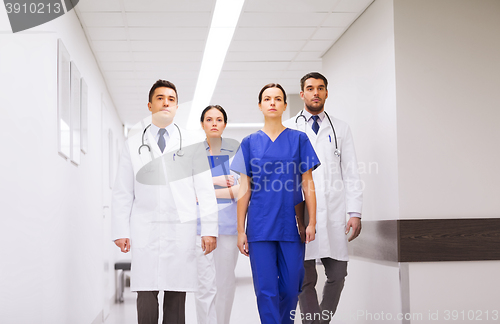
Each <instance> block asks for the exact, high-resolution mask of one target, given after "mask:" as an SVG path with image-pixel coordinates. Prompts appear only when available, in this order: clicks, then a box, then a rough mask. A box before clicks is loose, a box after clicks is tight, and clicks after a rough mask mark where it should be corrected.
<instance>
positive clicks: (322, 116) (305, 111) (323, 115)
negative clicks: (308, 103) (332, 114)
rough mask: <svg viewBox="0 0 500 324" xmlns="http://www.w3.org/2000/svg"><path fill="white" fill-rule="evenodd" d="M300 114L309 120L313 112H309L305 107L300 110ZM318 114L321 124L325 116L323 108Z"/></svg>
mask: <svg viewBox="0 0 500 324" xmlns="http://www.w3.org/2000/svg"><path fill="white" fill-rule="evenodd" d="M302 115H304V117H306V119H307V121H308V122H309V119H311V117H312V116H313V114H311V113H310V112H308V111H307V110H305V109H304V110H303V111H302ZM318 116H319V120H320V121H321V124H323V121H324V120H325V117H326V115H325V111H324V110H323V111H322V112H320V113H319V114H318Z"/></svg>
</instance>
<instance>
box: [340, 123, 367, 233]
mask: <svg viewBox="0 0 500 324" xmlns="http://www.w3.org/2000/svg"><path fill="white" fill-rule="evenodd" d="M341 168H342V181H343V182H344V186H345V194H346V209H347V213H348V214H349V216H350V217H349V221H348V222H347V225H346V232H345V234H346V235H347V234H349V231H351V228H352V233H351V235H350V236H349V239H348V241H349V242H350V241H352V240H354V239H355V238H356V237H358V235H359V234H360V233H361V206H362V203H363V190H362V188H363V183H362V181H361V179H360V177H359V174H358V162H357V158H356V151H355V149H354V140H353V137H352V133H351V130H350V129H349V127H347V129H346V132H345V135H344V143H343V144H342V159H341Z"/></svg>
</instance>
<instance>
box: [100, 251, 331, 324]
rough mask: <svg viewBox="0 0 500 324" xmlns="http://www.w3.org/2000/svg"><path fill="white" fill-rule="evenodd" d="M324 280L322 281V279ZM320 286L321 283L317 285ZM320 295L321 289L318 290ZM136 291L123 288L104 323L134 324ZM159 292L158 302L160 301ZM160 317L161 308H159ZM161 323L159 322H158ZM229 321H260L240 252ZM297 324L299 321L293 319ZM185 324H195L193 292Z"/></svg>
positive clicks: (247, 264)
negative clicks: (122, 301)
mask: <svg viewBox="0 0 500 324" xmlns="http://www.w3.org/2000/svg"><path fill="white" fill-rule="evenodd" d="M318 275H319V278H318V282H320V283H321V282H322V280H324V278H322V277H321V276H322V275H323V276H324V274H323V272H322V271H318ZM323 282H324V281H323ZM318 286H320V287H321V286H322V285H318ZM318 294H319V295H321V291H318ZM136 296H137V295H136V293H133V292H130V289H129V288H126V289H125V294H124V298H125V301H124V303H122V304H113V305H112V306H111V310H110V313H109V315H108V317H107V318H106V320H105V322H104V324H136V323H137V313H136V304H135V302H136ZM161 296H162V294H159V299H160V304H161V303H162V300H161V298H162V297H161ZM160 318H161V308H160ZM160 323H161V322H160ZM231 323H238V324H256V323H260V320H259V313H258V310H257V303H256V300H255V293H254V290H253V283H252V273H251V270H250V261H249V259H248V258H247V257H245V256H243V255H241V254H240V256H239V259H238V263H237V265H236V293H235V298H234V304H233V310H232V313H231ZM295 323H296V324H298V323H300V321H298V320H295ZM186 324H197V321H196V310H195V304H194V294H192V293H188V294H187V296H186Z"/></svg>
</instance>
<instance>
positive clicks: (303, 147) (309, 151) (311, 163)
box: [299, 132, 321, 173]
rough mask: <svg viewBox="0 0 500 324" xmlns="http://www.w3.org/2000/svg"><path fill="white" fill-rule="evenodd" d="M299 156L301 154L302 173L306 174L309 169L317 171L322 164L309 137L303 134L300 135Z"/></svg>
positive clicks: (300, 168)
mask: <svg viewBox="0 0 500 324" xmlns="http://www.w3.org/2000/svg"><path fill="white" fill-rule="evenodd" d="M299 145H300V146H299V154H300V167H299V170H300V173H304V172H306V171H308V170H309V169H313V170H315V169H316V168H317V167H319V165H320V164H321V163H320V162H319V158H318V156H317V155H316V152H315V151H314V148H313V146H312V144H311V141H309V137H307V135H306V134H305V133H303V132H300V134H299Z"/></svg>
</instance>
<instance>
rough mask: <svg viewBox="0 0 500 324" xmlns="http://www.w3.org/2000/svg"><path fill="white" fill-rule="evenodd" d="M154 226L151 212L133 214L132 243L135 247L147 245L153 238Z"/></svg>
mask: <svg viewBox="0 0 500 324" xmlns="http://www.w3.org/2000/svg"><path fill="white" fill-rule="evenodd" d="M153 226H154V224H153V222H152V220H151V215H150V214H139V215H133V216H132V217H131V218H130V245H131V247H132V248H133V249H142V248H145V247H147V245H148V243H149V242H150V241H151V239H152V238H151V236H152V235H151V234H152V232H153Z"/></svg>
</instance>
